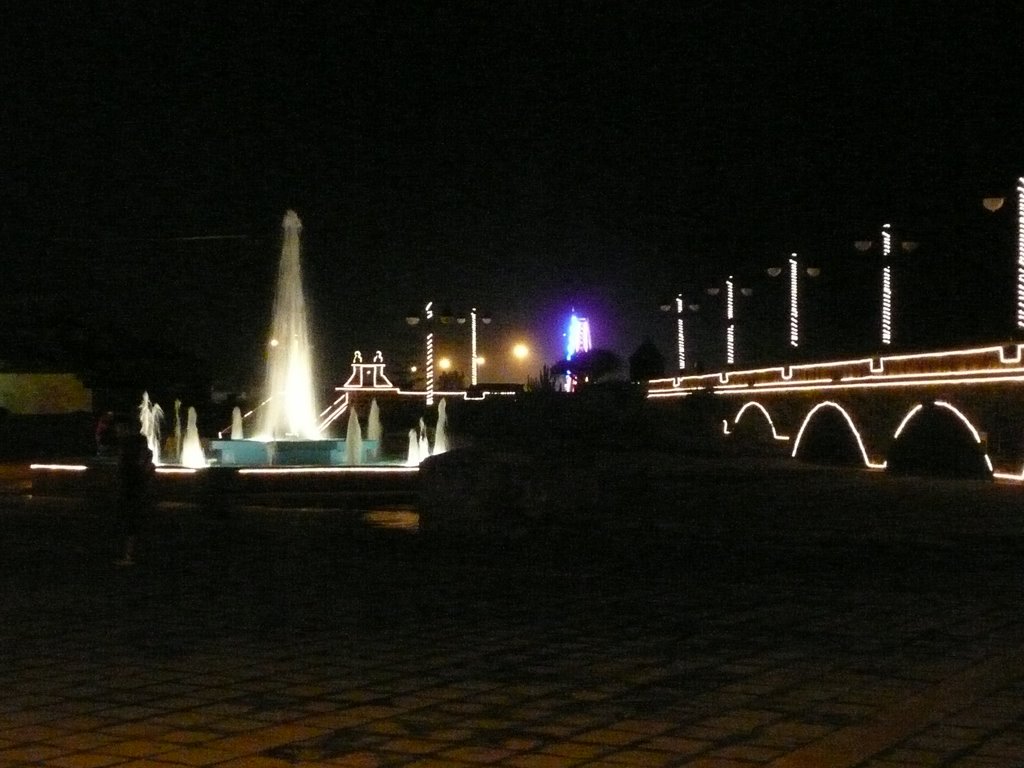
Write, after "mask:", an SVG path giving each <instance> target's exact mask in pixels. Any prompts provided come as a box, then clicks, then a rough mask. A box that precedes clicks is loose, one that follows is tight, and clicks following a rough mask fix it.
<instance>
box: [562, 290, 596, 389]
mask: <svg viewBox="0 0 1024 768" xmlns="http://www.w3.org/2000/svg"><path fill="white" fill-rule="evenodd" d="M565 335H566V340H567V341H566V345H565V359H566V360H572V357H573V355H577V354H579V353H580V352H589V351H590V348H591V346H592V344H591V339H590V321H589V320H587V318H585V317H580V316H578V315H577V314H576V311H575V310H573V313H572V315H571V316H570V317H569V328H568V330H567V331H566V334H565ZM565 391H566V392H571V391H572V373H571V372H566V374H565Z"/></svg>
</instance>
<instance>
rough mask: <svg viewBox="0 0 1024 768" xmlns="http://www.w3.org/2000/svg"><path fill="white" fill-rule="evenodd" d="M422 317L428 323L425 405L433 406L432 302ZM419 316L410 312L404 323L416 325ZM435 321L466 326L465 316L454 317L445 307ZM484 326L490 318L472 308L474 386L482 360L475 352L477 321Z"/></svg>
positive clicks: (471, 357) (428, 304)
mask: <svg viewBox="0 0 1024 768" xmlns="http://www.w3.org/2000/svg"><path fill="white" fill-rule="evenodd" d="M423 317H424V319H426V320H427V321H428V325H429V326H430V328H429V330H428V331H427V345H426V346H427V367H426V380H427V405H433V403H434V333H433V327H432V326H433V321H434V312H433V302H432V301H428V302H427V305H426V307H425V308H424V311H423ZM420 319H421V318H420V314H419V313H418V312H415V311H414V312H410V313H409V314H408V315H407V316H406V318H405V321H406V322H407V323H408V324H409V325H418V324H419V322H420ZM436 319H437V321H439V322H440V323H441V325H450V324H451V323H452V321H454V322H455V323H456V324H457V325H465V324H466V319H467V318H466V316H465V315H464V314H459V315H456V314H454V313H453V312H452V310H451V309H449V308H448V307H445V308H444V309H442V310H441V312H440V314H438V316H437V318H436ZM478 320H479V322H481V323H483V324H484V325H489V324H490V322H491V316H490V314H489V313H487V312H480V311H478V310H477V308H476V307H473V308H472V309H471V310H470V312H469V328H470V381H471V383H472V384H474V385H476V384H477V383H478V382H477V378H478V372H479V368H480V363H481V361H482V358H481V357H480V355H479V352H478V351H477V321H478Z"/></svg>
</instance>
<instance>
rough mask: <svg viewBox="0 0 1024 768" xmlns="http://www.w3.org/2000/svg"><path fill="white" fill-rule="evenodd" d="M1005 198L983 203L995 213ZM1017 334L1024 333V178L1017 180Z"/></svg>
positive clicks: (989, 198) (982, 202) (992, 199)
mask: <svg viewBox="0 0 1024 768" xmlns="http://www.w3.org/2000/svg"><path fill="white" fill-rule="evenodd" d="M1005 202H1006V198H1005V197H986V198H984V199H983V200H982V201H981V204H982V205H983V206H984V207H985V210H987V211H989V212H990V213H995V212H996V211H998V210H1000V209H1001V208H1002V207H1003V204H1004V203H1005ZM1015 310H1016V311H1015V317H1014V321H1015V325H1016V329H1017V332H1018V333H1020V332H1022V331H1024V176H1020V177H1018V179H1017V290H1016V307H1015Z"/></svg>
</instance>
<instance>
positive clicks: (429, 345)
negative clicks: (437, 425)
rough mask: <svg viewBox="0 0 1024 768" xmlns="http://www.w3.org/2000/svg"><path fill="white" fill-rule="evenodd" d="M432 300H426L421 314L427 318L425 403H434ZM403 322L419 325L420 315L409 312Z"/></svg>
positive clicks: (429, 404)
mask: <svg viewBox="0 0 1024 768" xmlns="http://www.w3.org/2000/svg"><path fill="white" fill-rule="evenodd" d="M433 307H434V302H432V301H428V302H427V305H426V306H425V307H424V308H423V316H424V318H425V319H426V320H427V340H426V351H427V365H426V369H425V371H424V376H425V377H426V386H427V405H428V406H431V405H433V404H434V329H433V327H432V323H431V321H432V320H433V319H434V309H433ZM405 322H407V323H408V324H409V325H419V322H420V316H419V314H418V313H417V312H410V313H409V314H407V315H406V316H405Z"/></svg>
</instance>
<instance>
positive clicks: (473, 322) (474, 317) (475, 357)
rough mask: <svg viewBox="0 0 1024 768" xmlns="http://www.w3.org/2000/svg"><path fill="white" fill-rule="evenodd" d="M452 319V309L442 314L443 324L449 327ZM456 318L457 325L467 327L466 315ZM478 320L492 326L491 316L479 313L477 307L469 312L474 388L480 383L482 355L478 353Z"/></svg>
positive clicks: (471, 368) (472, 382)
mask: <svg viewBox="0 0 1024 768" xmlns="http://www.w3.org/2000/svg"><path fill="white" fill-rule="evenodd" d="M452 317H453V315H452V311H451V310H450V309H446V310H444V311H443V312H442V313H441V322H442V323H444V324H446V325H447V324H448V323H450V322H451V321H452ZM454 317H455V322H456V323H458V324H459V325H465V323H466V316H465V315H464V314H461V313H460V314H458V315H455V316H454ZM478 320H479V321H480V322H481V323H483V324H484V325H490V322H491V315H490V313H488V312H480V311H478V310H477V308H476V307H473V308H472V309H470V310H469V354H470V361H469V371H470V373H469V380H470V384H472V385H473V386H476V385H477V384H478V383H479V382H478V381H477V379H478V377H479V376H478V374H479V367H480V355H479V352H478V351H477V321H478Z"/></svg>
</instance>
